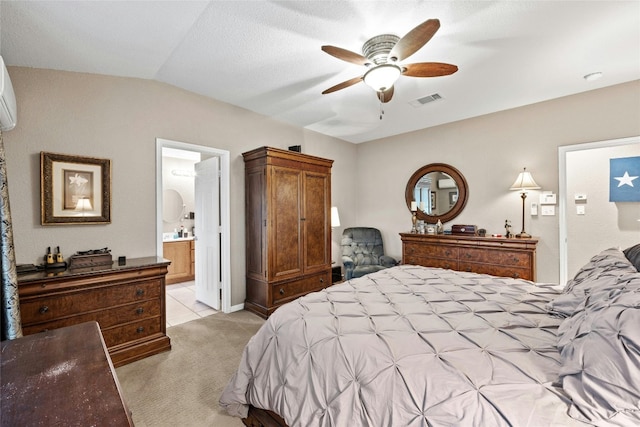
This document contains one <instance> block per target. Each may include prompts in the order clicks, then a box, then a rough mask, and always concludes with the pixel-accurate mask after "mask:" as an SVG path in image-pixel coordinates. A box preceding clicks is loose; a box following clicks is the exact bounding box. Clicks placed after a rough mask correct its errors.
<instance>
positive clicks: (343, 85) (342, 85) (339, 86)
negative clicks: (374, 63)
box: [322, 76, 362, 95]
mask: <svg viewBox="0 0 640 427" xmlns="http://www.w3.org/2000/svg"><path fill="white" fill-rule="evenodd" d="M361 81H362V76H360V77H354V78H352V79H351V80H347V81H344V82H342V83H338V84H337V85H335V86H331V87H330V88H329V89H327V90H325V91H324V92H322V94H323V95H326V94H328V93H331V92H335V91H337V90H340V89H344V88H346V87H349V86H353V85H354V84H356V83H360V82H361Z"/></svg>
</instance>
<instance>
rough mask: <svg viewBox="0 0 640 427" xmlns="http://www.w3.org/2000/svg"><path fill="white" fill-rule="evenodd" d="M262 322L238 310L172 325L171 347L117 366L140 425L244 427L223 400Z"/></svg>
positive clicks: (128, 402) (128, 399)
mask: <svg viewBox="0 0 640 427" xmlns="http://www.w3.org/2000/svg"><path fill="white" fill-rule="evenodd" d="M263 323H264V320H263V319H261V318H259V317H258V316H256V315H254V314H252V313H249V312H247V311H238V312H235V313H230V314H224V313H217V314H214V315H211V316H208V317H205V318H202V319H199V320H193V321H191V322H188V323H184V324H181V325H178V326H172V327H170V328H168V329H167V335H169V337H170V338H171V347H172V349H171V351H169V352H165V353H161V354H157V355H155V356H151V357H147V358H146V359H143V360H139V361H137V362H133V363H130V364H128V365H125V366H121V367H119V368H117V369H116V372H117V375H118V380H119V381H120V385H121V386H122V392H123V394H124V398H125V401H126V402H127V405H128V406H129V409H130V410H131V412H132V413H133V422H134V423H135V425H136V427H163V426H171V427H173V426H184V427H199V426H215V427H227V426H229V427H239V426H243V424H242V421H241V420H240V419H239V418H234V417H230V416H228V415H226V413H224V412H223V411H222V410H221V409H220V407H219V406H218V399H219V397H220V394H221V393H222V390H223V389H224V387H225V386H226V385H227V382H228V381H229V378H231V376H232V375H233V373H234V372H235V371H236V369H237V368H238V364H239V363H240V356H241V353H242V349H243V348H244V346H245V344H246V343H247V342H248V341H249V338H251V336H253V334H255V333H256V332H257V330H258V329H259V328H260V326H262V324H263Z"/></svg>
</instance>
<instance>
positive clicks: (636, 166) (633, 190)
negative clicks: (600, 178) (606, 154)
mask: <svg viewBox="0 0 640 427" xmlns="http://www.w3.org/2000/svg"><path fill="white" fill-rule="evenodd" d="M609 171H610V172H609V201H610V202H640V157H623V158H619V159H609Z"/></svg>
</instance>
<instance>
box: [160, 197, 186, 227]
mask: <svg viewBox="0 0 640 427" xmlns="http://www.w3.org/2000/svg"><path fill="white" fill-rule="evenodd" d="M183 212H184V200H183V199H182V195H181V194H180V193H178V191H176V190H164V191H163V192H162V220H163V221H164V222H178V221H180V219H181V218H182V213H183Z"/></svg>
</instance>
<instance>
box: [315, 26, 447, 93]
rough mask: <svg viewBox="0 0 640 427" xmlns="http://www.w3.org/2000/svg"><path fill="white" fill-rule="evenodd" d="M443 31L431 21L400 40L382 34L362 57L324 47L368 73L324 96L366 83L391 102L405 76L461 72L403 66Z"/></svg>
mask: <svg viewBox="0 0 640 427" xmlns="http://www.w3.org/2000/svg"><path fill="white" fill-rule="evenodd" d="M439 28H440V21H439V20H438V19H428V20H426V21H424V22H423V23H422V24H420V25H418V26H417V27H415V28H414V29H413V30H411V31H409V32H408V33H407V34H406V35H405V36H404V37H402V38H400V37H398V36H396V35H393V34H381V35H379V36H375V37H372V38H370V39H369V40H367V41H366V42H365V43H364V45H363V46H362V55H360V54H358V53H355V52H351V51H349V50H346V49H342V48H340V47H335V46H328V45H325V46H322V50H323V51H325V52H326V53H328V54H329V55H332V56H335V57H336V58H338V59H341V60H343V61H347V62H351V63H353V64H357V65H364V66H365V67H367V68H368V70H367V71H366V72H365V73H364V74H363V75H362V76H360V77H355V78H353V79H350V80H347V81H344V82H342V83H339V84H337V85H335V86H332V87H330V88H329V89H327V90H325V91H324V92H322V94H323V95H325V94H328V93H331V92H335V91H338V90H340V89H344V88H347V87H349V86H352V85H354V84H356V83H360V82H365V84H367V85H368V86H370V87H371V88H372V89H373V90H375V91H376V93H377V95H378V99H380V101H381V102H389V101H391V98H392V97H393V85H394V83H395V82H396V80H397V79H398V78H399V77H400V76H401V75H402V76H407V77H439V76H448V75H450V74H453V73H455V72H456V71H458V67H457V66H455V65H452V64H445V63H442V62H418V63H413V64H401V63H400V62H401V61H403V60H404V59H407V58H408V57H410V56H411V55H413V54H414V53H416V52H417V51H418V50H420V48H421V47H422V46H424V45H425V44H426V43H427V42H428V41H429V40H431V38H432V37H433V35H434V34H435V33H436V31H438V29H439Z"/></svg>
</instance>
